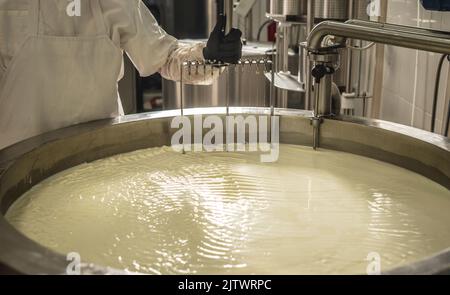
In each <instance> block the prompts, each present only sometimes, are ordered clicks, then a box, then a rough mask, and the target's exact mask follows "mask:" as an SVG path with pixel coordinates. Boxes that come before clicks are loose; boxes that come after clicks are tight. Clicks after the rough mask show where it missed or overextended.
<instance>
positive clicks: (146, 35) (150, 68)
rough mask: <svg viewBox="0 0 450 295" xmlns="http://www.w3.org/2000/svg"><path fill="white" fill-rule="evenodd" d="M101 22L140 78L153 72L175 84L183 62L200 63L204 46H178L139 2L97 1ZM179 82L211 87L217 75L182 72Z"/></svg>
mask: <svg viewBox="0 0 450 295" xmlns="http://www.w3.org/2000/svg"><path fill="white" fill-rule="evenodd" d="M100 3H101V6H102V11H103V16H104V20H105V23H106V26H107V28H108V29H109V34H110V37H111V39H112V40H113V42H114V43H116V44H117V45H118V46H120V47H121V48H122V49H123V50H124V51H125V52H126V53H127V55H128V56H129V57H130V59H131V60H132V62H133V64H134V65H135V67H136V68H137V70H138V71H139V73H140V74H141V76H149V75H152V74H154V73H156V72H160V73H161V75H162V76H163V77H164V78H166V79H169V80H174V81H179V80H180V78H181V77H180V76H181V67H182V63H183V62H184V61H188V60H203V59H204V58H203V48H204V46H205V45H204V44H203V43H199V44H195V45H181V44H179V43H178V41H177V39H175V38H174V37H172V36H170V35H168V34H167V33H166V32H165V31H164V30H163V29H162V28H161V27H160V26H159V25H158V23H157V21H156V19H155V18H154V17H153V15H152V14H151V13H150V11H149V10H148V8H147V7H146V6H145V4H144V3H143V2H142V1H141V0H101V1H100ZM184 70H185V72H184V74H183V81H184V82H186V83H189V84H211V83H212V82H213V81H214V79H215V78H217V76H218V75H219V71H218V70H217V69H214V70H213V74H211V69H207V72H206V73H204V72H203V70H201V71H198V72H196V71H191V75H188V74H187V73H188V70H187V69H184Z"/></svg>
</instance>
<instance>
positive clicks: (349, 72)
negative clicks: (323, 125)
mask: <svg viewBox="0 0 450 295" xmlns="http://www.w3.org/2000/svg"><path fill="white" fill-rule="evenodd" d="M354 4H355V3H354V1H353V0H350V1H349V4H348V16H349V18H350V19H353V18H354V10H355V9H354V7H355V5H354ZM350 42H351V40H350ZM350 44H351V45H352V43H350ZM352 71H353V52H352V50H350V49H347V73H346V74H347V75H346V79H345V92H347V93H351V92H352Z"/></svg>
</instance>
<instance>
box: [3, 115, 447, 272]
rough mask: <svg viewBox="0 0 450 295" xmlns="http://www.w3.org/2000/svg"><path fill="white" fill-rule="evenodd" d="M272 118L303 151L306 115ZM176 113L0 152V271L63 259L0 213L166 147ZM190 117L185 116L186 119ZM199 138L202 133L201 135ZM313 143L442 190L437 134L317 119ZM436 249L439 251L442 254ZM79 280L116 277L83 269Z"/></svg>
mask: <svg viewBox="0 0 450 295" xmlns="http://www.w3.org/2000/svg"><path fill="white" fill-rule="evenodd" d="M273 111H274V114H275V115H277V116H280V142H281V143H285V144H296V145H310V144H311V141H312V135H313V134H312V130H311V128H310V127H309V124H310V119H311V117H312V115H313V114H312V113H311V112H307V111H296V110H288V109H274V110H273ZM184 113H185V115H186V116H193V115H196V114H202V115H207V114H218V115H222V116H224V115H225V114H226V109H225V108H211V109H186V110H184ZM229 113H230V114H242V115H244V116H245V115H247V114H248V115H250V114H251V115H267V116H268V115H270V113H271V110H270V109H269V108H230V109H229ZM178 115H180V111H179V110H177V111H164V112H157V113H149V114H140V115H132V116H127V117H124V118H118V119H116V120H105V121H99V122H93V123H87V124H82V125H78V126H73V127H69V128H66V129H62V130H58V131H54V132H50V133H47V134H44V135H41V136H38V137H35V138H32V139H29V140H27V141H24V142H22V143H19V144H17V145H14V146H12V147H9V148H7V149H4V150H2V151H0V170H3V173H2V174H1V175H0V208H1V213H2V214H1V215H0V270H1V269H3V270H5V271H8V272H13V271H14V272H17V273H25V274H63V273H65V270H66V266H67V261H66V257H64V256H61V255H59V254H57V253H54V252H52V251H51V250H49V249H47V248H45V247H43V246H41V245H38V244H37V243H35V242H33V241H31V240H30V239H28V238H26V237H25V236H23V235H22V234H20V233H19V232H18V231H17V230H15V229H14V228H13V227H11V226H10V225H9V224H8V223H7V222H6V221H5V220H4V218H3V214H4V213H5V212H6V211H7V209H8V208H9V207H10V206H11V204H12V203H13V202H14V201H15V200H16V199H17V198H18V197H20V196H21V195H22V194H23V193H24V192H26V191H27V190H29V189H30V188H31V187H32V186H34V185H36V184H37V183H39V182H41V181H42V180H44V179H46V178H47V177H49V176H51V175H54V174H55V173H58V172H60V171H63V170H65V169H68V168H71V167H73V166H76V165H79V164H82V163H86V162H91V161H94V160H97V159H101V158H105V157H108V156H112V155H116V154H120V153H126V152H131V151H135V150H138V149H143V148H149V147H157V146H163V145H170V142H171V136H172V134H173V133H174V132H175V131H176V130H173V129H171V128H170V124H171V121H172V119H173V117H174V116H178ZM191 118H192V117H191ZM205 132H206V131H205ZM320 139H321V142H322V146H323V147H324V148H328V149H332V150H338V151H345V152H349V153H353V154H357V155H362V156H366V157H370V158H374V159H377V160H381V161H384V162H388V163H392V164H395V165H398V166H400V167H404V168H406V169H409V170H412V171H414V172H417V173H419V174H421V175H424V176H425V177H428V178H430V179H432V180H434V181H436V182H438V183H440V184H441V185H443V186H445V187H447V188H449V189H450V141H449V139H447V138H444V137H442V136H440V135H436V134H432V133H429V132H426V131H422V130H418V129H414V128H411V127H406V126H402V125H399V124H394V123H389V122H384V121H379V120H367V119H362V118H360V119H358V118H345V117H342V118H335V119H334V120H329V119H324V122H323V125H322V129H321V133H320ZM442 250H444V249H442ZM449 251H450V250H447V251H445V252H444V253H443V254H440V255H439V256H437V257H433V258H431V259H428V260H425V261H422V262H420V263H419V264H417V265H410V266H406V267H404V268H402V269H400V270H397V271H396V270H394V272H396V273H403V274H405V273H406V274H408V273H415V274H421V273H427V274H430V273H441V272H442V271H447V272H448V271H450V269H449V263H450V261H449ZM82 273H84V274H92V273H96V274H108V273H118V272H117V271H116V270H112V269H108V268H104V267H100V266H95V265H83V267H82Z"/></svg>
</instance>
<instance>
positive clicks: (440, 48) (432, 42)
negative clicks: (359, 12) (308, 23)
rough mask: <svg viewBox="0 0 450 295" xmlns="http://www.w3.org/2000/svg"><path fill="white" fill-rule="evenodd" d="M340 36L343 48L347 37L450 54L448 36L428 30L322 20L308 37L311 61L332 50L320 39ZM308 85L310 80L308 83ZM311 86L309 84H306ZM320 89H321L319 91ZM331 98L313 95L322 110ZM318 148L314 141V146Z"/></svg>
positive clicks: (317, 115) (326, 113) (449, 38)
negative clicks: (324, 45)
mask: <svg viewBox="0 0 450 295" xmlns="http://www.w3.org/2000/svg"><path fill="white" fill-rule="evenodd" d="M330 35H331V36H336V37H341V38H342V40H341V41H340V42H341V45H344V46H345V43H346V41H347V39H348V38H352V39H357V40H364V41H371V42H376V43H381V44H387V45H394V46H400V47H406V48H411V49H418V50H425V51H431V52H437V53H444V54H450V34H449V35H447V34H442V32H436V31H430V30H427V29H420V28H411V27H404V26H397V25H389V26H387V27H385V26H382V25H380V24H377V23H373V22H357V21H356V22H355V21H354V22H349V23H341V22H331V21H325V22H322V23H320V24H319V25H317V26H316V27H315V28H314V29H313V30H312V32H311V34H310V35H309V37H308V50H309V51H310V56H311V60H315V59H317V58H318V57H322V56H327V55H328V54H329V53H333V52H334V51H335V49H334V48H327V47H323V40H324V39H325V38H326V37H327V36H330ZM310 83H311V81H310ZM327 83H328V84H329V86H327V87H325V88H324V89H328V88H331V81H328V82H327ZM309 87H311V85H309ZM319 89H320V90H322V89H323V88H322V87H321V88H319ZM330 101H331V97H330V96H329V93H328V92H327V91H322V92H321V93H320V94H316V95H315V104H316V108H315V109H316V110H319V111H322V110H323V109H321V108H320V107H317V105H319V106H323V105H325V104H326V105H328V104H330V103H331V102H330ZM329 115H331V113H330V112H323V113H321V112H319V113H317V112H316V113H315V116H316V117H321V116H329ZM318 128H320V124H319V126H315V128H314V129H315V132H316V133H318V132H319V130H317V129H318ZM317 145H318V142H317V141H314V147H315V148H316V147H317Z"/></svg>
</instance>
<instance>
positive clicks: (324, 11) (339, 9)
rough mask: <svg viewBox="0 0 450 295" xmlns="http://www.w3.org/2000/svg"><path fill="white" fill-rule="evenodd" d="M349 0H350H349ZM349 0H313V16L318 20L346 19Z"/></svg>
mask: <svg viewBox="0 0 450 295" xmlns="http://www.w3.org/2000/svg"><path fill="white" fill-rule="evenodd" d="M350 1H351V0H350ZM348 4H349V0H318V1H315V10H314V11H315V17H316V18H317V19H319V21H320V20H325V19H328V20H347V19H348Z"/></svg>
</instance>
